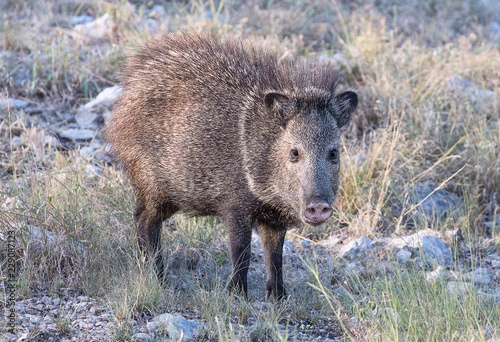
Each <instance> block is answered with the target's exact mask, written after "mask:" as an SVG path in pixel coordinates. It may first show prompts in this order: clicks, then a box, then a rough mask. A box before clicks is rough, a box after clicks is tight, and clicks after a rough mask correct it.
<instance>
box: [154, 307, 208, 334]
mask: <svg viewBox="0 0 500 342" xmlns="http://www.w3.org/2000/svg"><path fill="white" fill-rule="evenodd" d="M157 327H160V328H163V329H165V331H167V332H168V335H169V337H170V339H173V340H179V339H180V338H181V336H183V340H184V339H185V340H191V339H192V338H193V337H194V335H195V333H196V331H197V330H198V329H199V323H198V322H196V321H193V320H187V319H185V318H184V317H182V316H180V315H171V314H169V313H164V314H161V315H159V316H156V317H155V318H153V319H152V320H151V321H150V322H148V329H149V330H150V331H151V330H154V329H156V328H157Z"/></svg>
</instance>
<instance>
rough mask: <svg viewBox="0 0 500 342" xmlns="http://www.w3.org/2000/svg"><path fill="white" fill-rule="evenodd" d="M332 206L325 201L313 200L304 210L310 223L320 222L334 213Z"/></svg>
mask: <svg viewBox="0 0 500 342" xmlns="http://www.w3.org/2000/svg"><path fill="white" fill-rule="evenodd" d="M332 212H333V210H332V207H330V205H329V204H328V203H326V202H323V201H313V202H311V203H310V204H309V205H308V206H307V207H306V210H305V211H304V216H305V218H306V220H307V221H308V223H312V224H319V223H322V222H325V221H326V220H327V219H328V218H329V217H330V216H331V215H332Z"/></svg>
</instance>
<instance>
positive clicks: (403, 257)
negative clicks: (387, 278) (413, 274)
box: [396, 248, 411, 264]
mask: <svg viewBox="0 0 500 342" xmlns="http://www.w3.org/2000/svg"><path fill="white" fill-rule="evenodd" d="M396 257H397V258H398V260H399V261H400V262H402V263H403V264H406V263H407V262H408V260H410V258H411V252H410V251H407V250H406V249H403V248H401V249H399V251H398V252H397V253H396Z"/></svg>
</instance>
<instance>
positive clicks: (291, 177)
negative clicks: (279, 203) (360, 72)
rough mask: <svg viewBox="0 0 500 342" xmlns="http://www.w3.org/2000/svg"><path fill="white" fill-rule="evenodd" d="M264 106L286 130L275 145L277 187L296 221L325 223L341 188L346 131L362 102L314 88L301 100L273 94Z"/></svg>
mask: <svg viewBox="0 0 500 342" xmlns="http://www.w3.org/2000/svg"><path fill="white" fill-rule="evenodd" d="M264 103H265V106H266V108H267V109H268V110H269V111H271V112H273V114H274V115H276V116H278V117H279V118H280V119H281V120H282V128H283V130H282V134H281V136H280V139H278V141H277V143H276V145H275V154H274V155H275V157H276V160H275V162H276V164H275V165H276V169H277V170H276V171H275V172H277V173H278V176H277V179H276V182H275V185H274V187H275V188H277V190H278V192H279V195H280V197H281V198H282V200H284V201H285V202H286V205H287V206H288V207H289V208H292V211H294V213H292V215H293V216H294V217H296V218H299V219H300V220H301V221H302V222H304V223H307V224H310V225H317V224H320V223H323V222H324V221H326V220H327V219H328V218H329V217H330V216H331V214H332V212H333V210H332V204H333V202H334V201H335V199H336V197H337V193H338V188H339V172H340V161H339V153H340V146H339V138H340V128H341V127H342V126H344V125H346V124H347V123H348V122H349V120H350V118H351V114H352V112H353V111H354V110H355V109H356V106H357V103H358V97H357V95H356V93H355V92H353V91H345V92H343V93H340V94H338V95H332V94H329V93H327V92H326V91H322V90H319V89H314V88H313V89H309V90H308V91H306V92H304V94H301V95H300V96H287V95H285V94H281V93H275V92H269V93H267V94H266V95H265V99H264Z"/></svg>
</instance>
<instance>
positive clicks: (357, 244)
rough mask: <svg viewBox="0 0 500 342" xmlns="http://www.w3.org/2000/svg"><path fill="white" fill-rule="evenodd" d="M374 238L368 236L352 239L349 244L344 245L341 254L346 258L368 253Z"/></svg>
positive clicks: (355, 257)
mask: <svg viewBox="0 0 500 342" xmlns="http://www.w3.org/2000/svg"><path fill="white" fill-rule="evenodd" d="M372 243H373V240H371V239H368V238H366V237H362V238H360V239H356V240H352V241H351V242H349V243H348V244H347V245H345V246H343V247H342V248H341V250H340V253H339V255H340V256H341V257H342V258H345V259H350V260H352V259H357V258H360V257H363V256H365V255H366V252H367V251H368V250H369V249H370V248H371V245H372Z"/></svg>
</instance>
